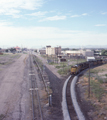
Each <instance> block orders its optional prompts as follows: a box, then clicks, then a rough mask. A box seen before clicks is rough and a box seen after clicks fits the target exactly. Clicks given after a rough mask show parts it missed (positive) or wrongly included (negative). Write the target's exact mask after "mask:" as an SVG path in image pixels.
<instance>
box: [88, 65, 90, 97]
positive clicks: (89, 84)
mask: <svg viewBox="0 0 107 120" xmlns="http://www.w3.org/2000/svg"><path fill="white" fill-rule="evenodd" d="M88 98H90V63H89V78H88Z"/></svg>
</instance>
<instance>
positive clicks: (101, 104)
mask: <svg viewBox="0 0 107 120" xmlns="http://www.w3.org/2000/svg"><path fill="white" fill-rule="evenodd" d="M92 71H94V72H92V73H91V78H90V80H91V84H90V85H91V94H90V98H88V72H87V73H86V75H84V76H82V77H81V78H80V81H79V82H78V83H79V84H81V86H82V87H81V89H83V87H84V86H85V88H86V89H85V90H84V92H83V93H82V98H83V99H85V100H86V101H90V102H91V104H92V106H93V108H94V110H91V111H90V112H89V113H88V115H89V116H91V117H92V118H93V120H107V83H106V82H104V79H105V78H107V76H106V75H107V64H105V65H102V66H99V67H96V68H94V69H93V70H92ZM104 76H105V77H104ZM99 80H100V81H101V80H102V82H100V81H99Z"/></svg>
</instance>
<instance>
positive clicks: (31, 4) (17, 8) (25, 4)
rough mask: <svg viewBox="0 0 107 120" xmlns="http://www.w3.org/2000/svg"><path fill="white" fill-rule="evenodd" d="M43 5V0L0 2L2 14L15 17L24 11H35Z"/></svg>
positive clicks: (0, 0) (0, 12)
mask: <svg viewBox="0 0 107 120" xmlns="http://www.w3.org/2000/svg"><path fill="white" fill-rule="evenodd" d="M42 4H43V0H0V14H1V15H11V16H13V17H15V16H16V15H17V14H19V13H21V12H22V9H26V10H35V9H38V8H39V7H41V6H42Z"/></svg>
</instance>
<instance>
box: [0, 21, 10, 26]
mask: <svg viewBox="0 0 107 120" xmlns="http://www.w3.org/2000/svg"><path fill="white" fill-rule="evenodd" d="M10 25H12V23H11V22H6V21H5V20H0V27H1V26H10Z"/></svg>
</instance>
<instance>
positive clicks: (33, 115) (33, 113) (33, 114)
mask: <svg viewBox="0 0 107 120" xmlns="http://www.w3.org/2000/svg"><path fill="white" fill-rule="evenodd" d="M29 57H30V69H31V73H32V66H31V55H29ZM31 87H33V86H32V80H31ZM31 94H32V117H33V120H35V112H34V111H35V107H34V97H33V90H31Z"/></svg>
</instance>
